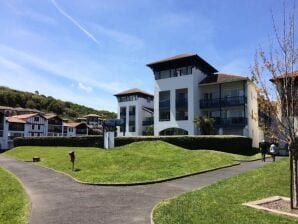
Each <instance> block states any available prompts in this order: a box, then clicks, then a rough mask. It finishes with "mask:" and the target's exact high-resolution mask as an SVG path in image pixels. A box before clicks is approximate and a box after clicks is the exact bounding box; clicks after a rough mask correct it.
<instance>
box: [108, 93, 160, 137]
mask: <svg viewBox="0 0 298 224" xmlns="http://www.w3.org/2000/svg"><path fill="white" fill-rule="evenodd" d="M114 96H116V97H117V100H118V119H122V120H123V121H124V125H123V126H121V127H118V128H117V136H140V135H144V134H145V132H146V130H147V128H148V127H149V126H152V125H153V106H154V105H153V98H154V97H153V95H151V94H149V93H146V92H144V91H143V90H140V89H137V88H134V89H129V90H126V91H124V92H121V93H117V94H115V95H114Z"/></svg>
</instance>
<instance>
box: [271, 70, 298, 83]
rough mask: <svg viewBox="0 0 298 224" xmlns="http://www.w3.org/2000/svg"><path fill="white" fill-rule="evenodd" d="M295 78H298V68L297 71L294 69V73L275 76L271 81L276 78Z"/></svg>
mask: <svg viewBox="0 0 298 224" xmlns="http://www.w3.org/2000/svg"><path fill="white" fill-rule="evenodd" d="M286 77H287V78H295V80H296V78H298V70H296V71H294V72H293V73H292V74H291V73H289V74H287V75H286V74H283V75H280V76H278V77H276V78H273V79H270V81H271V82H275V80H277V79H278V80H283V79H284V78H286Z"/></svg>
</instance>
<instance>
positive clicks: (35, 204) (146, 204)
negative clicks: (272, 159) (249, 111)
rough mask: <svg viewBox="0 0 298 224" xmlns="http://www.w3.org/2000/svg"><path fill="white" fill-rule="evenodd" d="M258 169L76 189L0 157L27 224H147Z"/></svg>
mask: <svg viewBox="0 0 298 224" xmlns="http://www.w3.org/2000/svg"><path fill="white" fill-rule="evenodd" d="M264 164H267V162H266V163H262V162H261V161H255V162H244V163H241V164H240V165H238V166H234V167H229V168H224V169H220V170H216V171H212V172H207V173H203V174H199V175H195V176H191V177H185V178H182V179H177V180H173V181H169V182H164V183H158V184H152V185H143V186H130V187H102V186H92V185H83V184H79V183H76V182H74V181H73V180H72V179H71V178H70V177H68V176H66V175H63V174H60V173H56V172H54V171H51V170H49V169H46V168H42V167H39V166H35V165H33V164H31V163H24V162H21V161H16V160H13V159H10V158H7V157H4V156H0V166H2V167H4V168H5V169H8V170H9V171H11V172H12V173H14V174H15V175H16V176H18V177H19V178H20V180H21V181H22V182H23V184H24V186H25V188H26V191H27V192H28V194H29V196H30V200H31V203H32V210H31V218H30V223H31V224H41V223H42V224H50V223H53V224H54V223H55V224H67V223H69V224H75V223H84V224H89V223H105V224H107V223H108V224H118V223H119V224H120V223H121V224H123V223H125V224H132V223H137V224H142V223H146V224H148V223H150V212H151V210H152V208H153V207H154V206H155V205H156V204H157V203H159V202H160V201H161V200H163V199H167V198H170V197H173V196H175V195H179V194H181V193H184V192H187V191H191V190H193V189H195V188H201V187H203V186H206V185H210V184H212V183H215V182H217V181H219V180H222V179H224V178H227V177H231V176H234V175H236V174H239V173H242V172H244V171H247V170H251V169H255V168H257V167H260V166H263V165H264Z"/></svg>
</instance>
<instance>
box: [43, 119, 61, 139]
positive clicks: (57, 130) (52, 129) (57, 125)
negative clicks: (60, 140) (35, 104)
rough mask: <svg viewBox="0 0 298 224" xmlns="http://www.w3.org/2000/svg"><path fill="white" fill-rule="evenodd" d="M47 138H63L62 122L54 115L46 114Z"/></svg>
mask: <svg viewBox="0 0 298 224" xmlns="http://www.w3.org/2000/svg"><path fill="white" fill-rule="evenodd" d="M45 117H46V119H47V120H48V136H63V120H62V119H61V118H60V117H59V116H57V115H56V114H46V115H45Z"/></svg>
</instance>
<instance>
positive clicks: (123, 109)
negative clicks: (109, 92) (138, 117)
mask: <svg viewBox="0 0 298 224" xmlns="http://www.w3.org/2000/svg"><path fill="white" fill-rule="evenodd" d="M120 119H121V120H123V121H124V125H122V126H120V131H121V132H124V131H125V126H126V107H120Z"/></svg>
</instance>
